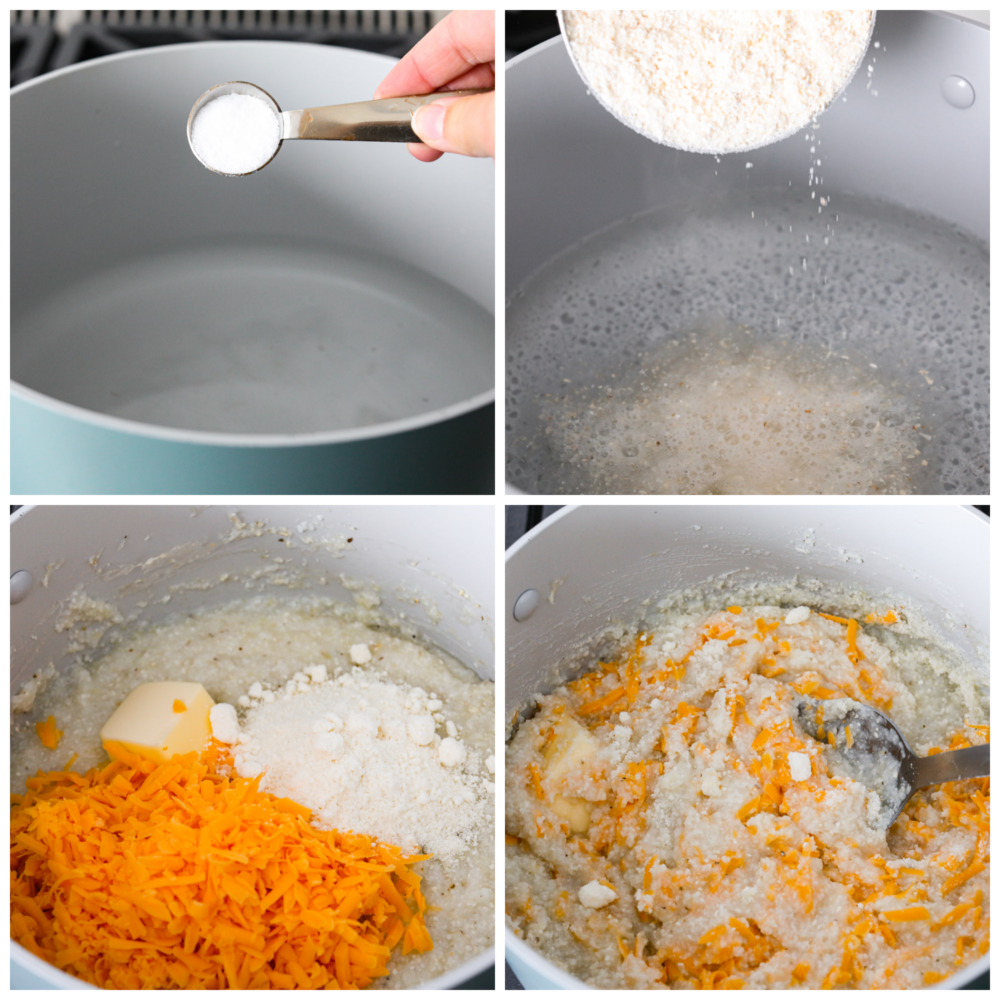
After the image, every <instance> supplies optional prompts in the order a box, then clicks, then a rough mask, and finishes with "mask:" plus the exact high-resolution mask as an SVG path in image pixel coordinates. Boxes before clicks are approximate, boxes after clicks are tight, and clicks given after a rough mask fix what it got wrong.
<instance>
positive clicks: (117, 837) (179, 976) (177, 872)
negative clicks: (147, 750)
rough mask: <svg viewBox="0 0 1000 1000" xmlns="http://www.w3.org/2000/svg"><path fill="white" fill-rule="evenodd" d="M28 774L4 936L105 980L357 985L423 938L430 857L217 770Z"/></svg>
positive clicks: (197, 985) (122, 755)
mask: <svg viewBox="0 0 1000 1000" xmlns="http://www.w3.org/2000/svg"><path fill="white" fill-rule="evenodd" d="M116 757H117V758H118V759H117V760H114V761H112V763H110V764H108V765H106V766H105V767H104V768H95V769H93V770H91V771H88V772H87V774H86V775H83V776H81V775H76V774H73V773H71V772H49V773H44V772H39V774H38V775H37V777H34V778H31V779H29V780H28V782H27V786H28V791H27V793H26V794H25V795H23V796H15V797H14V805H13V808H12V810H11V828H10V829H11V937H12V938H13V939H14V940H16V941H18V942H19V943H20V944H22V945H23V946H24V947H25V948H27V949H28V950H29V951H31V952H32V953H33V954H35V955H37V956H38V957H39V958H41V959H43V960H44V961H46V962H49V963H51V964H52V965H54V966H56V967H57V968H60V969H62V970H63V971H64V972H67V973H69V974H70V975H74V976H77V977H78V978H80V979H83V980H86V981H87V982H89V983H93V984H94V985H96V986H99V987H102V988H104V989H135V990H138V989H204V990H208V989H247V990H254V989H314V990H315V989H358V988H364V987H366V986H369V985H371V984H372V983H373V982H375V981H376V980H377V979H379V978H380V977H384V976H386V975H387V974H388V969H387V963H388V961H389V959H390V955H391V953H392V950H393V948H395V947H396V946H397V945H399V944H401V945H402V948H401V950H402V952H403V954H407V953H409V952H411V951H418V952H424V951H429V950H430V949H431V948H433V942H432V941H431V938H430V935H429V934H428V932H427V928H426V926H425V923H424V915H425V912H426V910H427V906H426V903H425V901H424V897H423V895H422V894H421V891H420V876H419V875H418V874H417V873H416V872H415V871H414V870H413V867H412V866H413V865H414V864H415V863H416V862H418V861H422V860H425V859H426V857H427V855H415V856H407V855H406V854H405V853H404V852H403V851H402V850H401V849H400V848H398V847H393V846H391V845H387V844H382V843H375V842H373V841H372V840H371V839H369V838H368V837H366V836H364V835H360V834H354V833H341V832H338V831H336V830H330V831H321V830H316V829H314V828H313V827H311V826H310V825H309V823H308V819H309V815H310V814H309V811H308V810H307V809H304V808H303V807H302V806H299V805H297V804H296V803H293V802H290V801H288V800H286V799H277V798H275V797H274V796H273V795H269V794H266V793H264V792H261V791H259V789H258V787H257V785H258V781H259V778H254V779H252V780H249V781H248V780H246V779H243V778H238V777H237V778H229V777H223V776H221V775H219V774H215V773H213V772H212V771H211V770H210V768H209V766H208V765H207V764H206V763H204V762H203V761H199V759H198V757H197V755H196V754H193V753H192V754H188V755H186V756H184V757H175V758H174V759H173V761H172V762H171V763H169V764H159V765H158V764H156V763H154V762H153V761H148V760H142V759H140V758H139V757H137V756H134V755H132V754H129V753H128V752H127V751H124V750H121V749H116Z"/></svg>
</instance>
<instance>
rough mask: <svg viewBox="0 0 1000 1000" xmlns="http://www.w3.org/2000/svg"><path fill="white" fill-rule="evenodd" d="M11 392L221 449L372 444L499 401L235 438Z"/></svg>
mask: <svg viewBox="0 0 1000 1000" xmlns="http://www.w3.org/2000/svg"><path fill="white" fill-rule="evenodd" d="M10 392H11V397H12V398H20V399H21V400H23V401H24V402H26V403H32V404H34V405H35V406H38V407H41V408H42V409H44V410H48V411H49V412H54V413H56V414H58V415H59V416H61V417H67V418H69V419H71V420H78V421H82V422H83V423H86V424H91V425H92V426H94V427H99V428H101V429H102V430H107V431H117V432H118V433H119V434H132V435H135V436H136V437H151V438H157V439H159V440H161V441H174V442H176V443H178V444H196V445H216V446H222V447H229V448H295V447H300V446H303V445H320V444H346V443H348V442H351V441H369V440H372V439H373V438H383V437H390V436H391V435H393V434H405V433H406V432H408V431H415V430H420V429H421V428H423V427H431V426H433V425H435V424H442V423H445V422H446V421H448V420H452V419H454V418H455V417H460V416H463V415H464V414H466V413H471V412H472V411H473V410H478V409H481V408H482V407H485V406H488V405H489V404H490V403H492V402H493V401H494V400H495V398H496V390H495V389H488V390H486V391H485V392H481V393H479V394H478V395H475V396H471V397H470V398H469V399H463V400H462V401H461V402H459V403H452V404H450V405H449V406H443V407H441V408H440V409H438V410H431V411H430V412H428V413H421V414H419V415H418V416H415V417H406V418H405V419H403V420H390V421H388V422H387V423H384V424H369V425H368V426H366V427H353V428H350V429H348V430H340V431H310V432H308V433H305V434H232V433H224V432H222V431H195V430H186V429H185V428H183V427H163V426H160V425H159V424H146V423H142V422H140V421H138V420H126V419H125V418H123V417H113V416H110V415H109V414H107V413H98V412H97V411H96V410H88V409H86V408H85V407H82V406H76V405H75V404H74V403H64V402H63V401H62V400H61V399H56V398H55V397H53V396H48V395H46V394H45V393H43V392H38V390H37V389H30V388H28V386H26V385H22V384H21V383H20V382H15V381H14V380H13V379H11V382H10Z"/></svg>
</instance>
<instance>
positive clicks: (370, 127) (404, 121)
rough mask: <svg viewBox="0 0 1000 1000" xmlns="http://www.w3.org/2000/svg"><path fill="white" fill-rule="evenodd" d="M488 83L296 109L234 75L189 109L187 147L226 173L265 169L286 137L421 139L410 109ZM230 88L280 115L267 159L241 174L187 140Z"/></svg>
mask: <svg viewBox="0 0 1000 1000" xmlns="http://www.w3.org/2000/svg"><path fill="white" fill-rule="evenodd" d="M488 89H489V88H485V87H480V88H475V89H469V90H448V91H444V92H443V93H434V94H416V95H413V96H411V97H386V98H383V99H382V100H380V101H360V102H358V103H356V104H331V105H329V106H328V107H324V108H303V109H302V110H299V111H282V110H281V108H280V107H278V102H277V101H276V100H275V99H274V98H273V97H272V96H271V95H270V94H269V93H268V92H267V91H266V90H263V89H261V88H260V87H258V86H257V85H256V84H253V83H246V82H245V81H243V80H233V81H230V82H229V83H220V84H218V85H216V86H215V87H212V88H211V89H210V90H206V91H205V93H204V94H202V95H201V97H199V98H198V100H197V101H195V102H194V107H193V108H192V109H191V114H189V115H188V120H187V138H188V145H189V146H190V147H191V152H192V153H194V155H195V157H196V158H197V159H198V162H199V163H201V164H202V165H203V166H205V167H208V169H209V170H212V171H214V172H215V173H217V174H222V175H223V176H224V177H246V176H247V175H248V174H255V173H257V171H259V170H263V169H264V167H266V166H267V165H268V163H270V162H271V160H273V159H274V158H275V156H277V155H278V150H280V149H281V144H282V142H284V140H285V139H344V140H357V141H359V142H420V141H421V139H420V136H418V135H417V133H416V132H414V131H413V126H412V124H411V123H412V121H413V114H414V112H415V111H416V110H417V108H420V107H423V106H424V105H425V104H431V103H432V102H433V101H438V100H440V99H441V98H442V97H465V96H467V95H469V94H482V93H485V92H486V91H487V90H488ZM228 94H242V95H244V96H246V97H256V98H257V99H258V100H261V101H263V102H264V103H265V104H266V105H267V106H268V107H269V108H270V109H271V110H272V111H273V112H274V114H275V115H277V116H278V119H279V120H280V122H281V135H280V137H279V139H278V144H277V146H275V148H274V152H273V153H272V154H271V157H270V159H268V160H266V161H265V162H264V163H262V164H261V165H260V166H259V167H257V169H256V170H249V171H247V172H246V173H243V174H227V173H225V172H224V171H222V170H216V168H215V167H212V166H210V165H209V164H208V163H206V162H205V161H204V160H203V159H202V158H201V157H200V156H198V153H197V152H196V150H195V148H194V143H193V142H192V140H191V127H192V125H193V124H194V120H195V117H196V116H197V114H198V112H199V111H201V109H202V108H204V107H205V105H206V104H208V103H209V102H210V101H214V100H215V99H216V98H218V97H225V96H226V95H228Z"/></svg>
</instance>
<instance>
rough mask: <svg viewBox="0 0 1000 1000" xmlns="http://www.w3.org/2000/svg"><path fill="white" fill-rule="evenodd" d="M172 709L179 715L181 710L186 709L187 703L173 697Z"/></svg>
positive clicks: (184, 710)
mask: <svg viewBox="0 0 1000 1000" xmlns="http://www.w3.org/2000/svg"><path fill="white" fill-rule="evenodd" d="M174 711H175V712H176V713H177V714H178V715H180V713H181V712H186V711H187V705H185V704H184V702H183V701H181V700H180V698H174Z"/></svg>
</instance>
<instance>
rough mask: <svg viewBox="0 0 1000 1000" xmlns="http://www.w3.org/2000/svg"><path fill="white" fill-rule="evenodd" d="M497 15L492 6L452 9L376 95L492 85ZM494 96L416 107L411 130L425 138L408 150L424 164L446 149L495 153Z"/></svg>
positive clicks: (450, 99)
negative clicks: (489, 7) (478, 8)
mask: <svg viewBox="0 0 1000 1000" xmlns="http://www.w3.org/2000/svg"><path fill="white" fill-rule="evenodd" d="M494 20H495V15H494V12H493V11H492V10H453V11H452V12H451V13H450V14H449V15H448V16H447V17H446V18H445V19H444V20H443V21H441V22H440V23H439V24H437V25H435V27H434V28H433V29H432V30H431V31H430V32H429V33H428V34H426V35H425V36H424V37H423V38H422V39H420V41H419V42H417V44H416V45H414V46H413V48H412V49H410V51H409V52H407V54H406V55H405V56H403V58H402V59H400V61H399V62H398V63H396V65H395V66H393V68H392V69H391V70H390V71H389V73H388V75H387V76H386V78H385V79H384V80H383V81H382V82H381V83H380V84H379V88H378V90H376V91H375V100H379V99H381V98H383V97H405V96H407V95H409V94H430V93H434V92H435V91H445V90H462V89H465V88H471V87H493V86H494V84H495V71H496V65H495V42H494V33H495V24H494ZM493 98H494V94H493V93H492V91H491V92H490V93H488V94H473V95H471V96H469V97H442V98H441V99H440V100H438V101H434V102H433V103H432V104H426V105H424V107H422V108H418V109H417V112H416V114H414V116H413V131H414V132H416V133H417V135H419V136H420V138H421V139H423V142H422V143H410V144H409V145H408V146H407V149H409V151H410V153H412V154H413V156H415V157H416V158H417V159H418V160H422V161H423V162H424V163H432V162H433V161H434V160H436V159H438V158H439V157H440V156H441V155H442V153H463V154H465V155H466V156H493V141H494V136H493V108H494V104H493Z"/></svg>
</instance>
